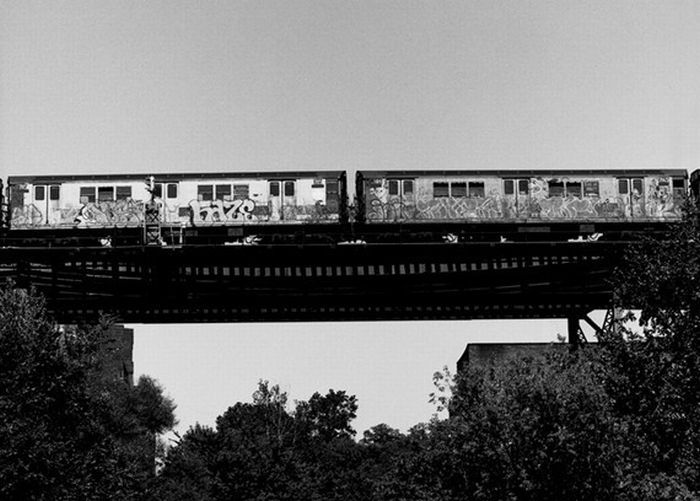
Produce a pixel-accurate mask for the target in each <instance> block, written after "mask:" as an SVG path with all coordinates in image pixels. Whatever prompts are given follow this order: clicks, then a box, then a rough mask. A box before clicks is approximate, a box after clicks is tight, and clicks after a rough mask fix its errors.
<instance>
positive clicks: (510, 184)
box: [503, 179, 515, 195]
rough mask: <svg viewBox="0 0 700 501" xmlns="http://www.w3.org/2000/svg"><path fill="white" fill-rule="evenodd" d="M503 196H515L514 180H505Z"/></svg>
mask: <svg viewBox="0 0 700 501" xmlns="http://www.w3.org/2000/svg"><path fill="white" fill-rule="evenodd" d="M503 194H504V195H515V181H514V180H512V179H504V180H503Z"/></svg>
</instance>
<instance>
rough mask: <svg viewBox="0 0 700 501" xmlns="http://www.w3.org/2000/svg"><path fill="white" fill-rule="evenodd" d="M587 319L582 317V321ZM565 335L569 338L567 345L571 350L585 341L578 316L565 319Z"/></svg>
mask: <svg viewBox="0 0 700 501" xmlns="http://www.w3.org/2000/svg"><path fill="white" fill-rule="evenodd" d="M586 318H587V317H586V316H584V320H585V319H586ZM566 327H567V335H568V338H569V344H570V345H571V347H572V348H574V349H575V348H577V347H578V346H579V345H580V344H581V342H582V341H583V342H585V341H586V337H585V336H584V335H583V330H582V329H581V318H580V317H579V316H574V317H568V318H567V319H566Z"/></svg>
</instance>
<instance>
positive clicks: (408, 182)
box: [403, 179, 413, 195]
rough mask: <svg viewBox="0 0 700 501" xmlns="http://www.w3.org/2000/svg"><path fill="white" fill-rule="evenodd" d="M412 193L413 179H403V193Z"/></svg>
mask: <svg viewBox="0 0 700 501" xmlns="http://www.w3.org/2000/svg"><path fill="white" fill-rule="evenodd" d="M411 193H413V179H404V180H403V194H404V195H410V194H411Z"/></svg>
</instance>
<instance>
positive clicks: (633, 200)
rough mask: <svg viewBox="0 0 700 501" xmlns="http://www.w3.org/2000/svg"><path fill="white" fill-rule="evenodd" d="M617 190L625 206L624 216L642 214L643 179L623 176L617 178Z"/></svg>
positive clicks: (638, 215) (639, 215)
mask: <svg viewBox="0 0 700 501" xmlns="http://www.w3.org/2000/svg"><path fill="white" fill-rule="evenodd" d="M617 192H618V194H619V196H620V199H621V201H622V203H623V204H624V206H625V216H627V217H641V216H644V179H643V178H641V177H625V178H618V179H617Z"/></svg>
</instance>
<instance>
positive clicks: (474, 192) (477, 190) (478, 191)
mask: <svg viewBox="0 0 700 501" xmlns="http://www.w3.org/2000/svg"><path fill="white" fill-rule="evenodd" d="M485 195H486V190H484V183H477V182H473V183H469V196H470V197H475V198H484V196H485Z"/></svg>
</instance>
